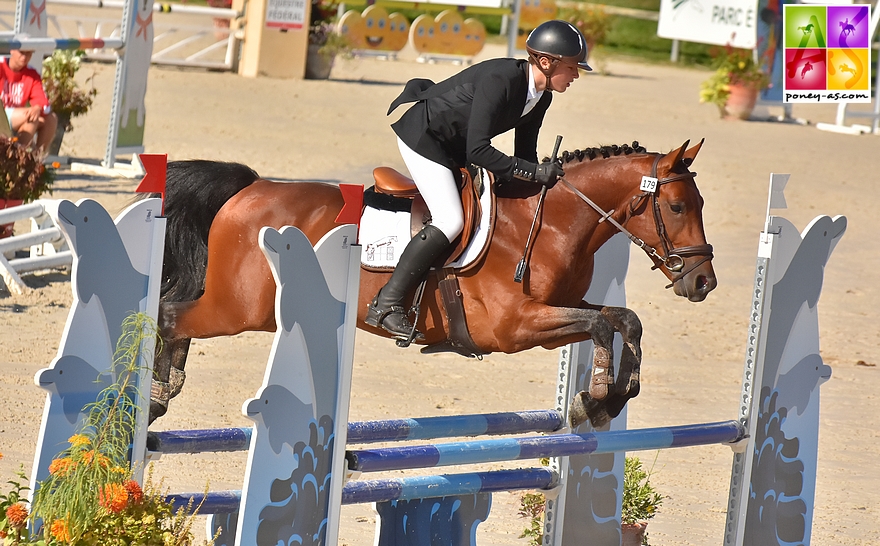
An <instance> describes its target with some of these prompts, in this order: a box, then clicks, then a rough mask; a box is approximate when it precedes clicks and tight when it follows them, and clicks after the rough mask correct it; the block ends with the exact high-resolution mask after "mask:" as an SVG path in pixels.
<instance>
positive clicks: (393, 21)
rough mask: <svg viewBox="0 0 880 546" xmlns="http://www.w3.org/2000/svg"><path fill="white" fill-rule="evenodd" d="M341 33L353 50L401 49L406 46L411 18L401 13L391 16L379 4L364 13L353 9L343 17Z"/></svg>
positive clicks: (389, 50) (391, 50) (340, 21)
mask: <svg viewBox="0 0 880 546" xmlns="http://www.w3.org/2000/svg"><path fill="white" fill-rule="evenodd" d="M339 32H340V33H341V34H342V35H343V36H344V37H345V38H346V39H347V40H348V43H349V44H351V47H352V48H353V49H357V50H362V51H386V52H397V51H400V50H401V49H403V48H404V46H406V41H407V39H408V37H409V21H408V20H407V18H406V17H404V16H403V15H401V14H399V13H392V14H391V15H389V14H388V12H387V11H385V8H383V7H381V6H377V5H375V4H374V5H372V6H369V7H367V9H365V10H364V12H363V13H358V12H357V11H355V10H349V11H347V12H345V14H344V15H343V16H342V17H341V18H340V19H339Z"/></svg>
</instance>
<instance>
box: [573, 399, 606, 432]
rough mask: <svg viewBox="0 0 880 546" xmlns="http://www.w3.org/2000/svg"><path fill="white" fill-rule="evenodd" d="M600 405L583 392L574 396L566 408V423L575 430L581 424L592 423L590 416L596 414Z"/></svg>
mask: <svg viewBox="0 0 880 546" xmlns="http://www.w3.org/2000/svg"><path fill="white" fill-rule="evenodd" d="M600 405H601V402H599V401H598V400H595V399H594V398H593V397H592V396H590V395H589V394H588V393H586V392H584V391H581V392H579V393H577V394H576V395H574V398H572V400H571V405H569V407H568V422H569V424H570V425H571V428H577V427H578V426H579V425H581V424H582V423H586V422H587V421H592V417H591V415H593V414H595V413H596V411H597V410H598V409H599V406H600Z"/></svg>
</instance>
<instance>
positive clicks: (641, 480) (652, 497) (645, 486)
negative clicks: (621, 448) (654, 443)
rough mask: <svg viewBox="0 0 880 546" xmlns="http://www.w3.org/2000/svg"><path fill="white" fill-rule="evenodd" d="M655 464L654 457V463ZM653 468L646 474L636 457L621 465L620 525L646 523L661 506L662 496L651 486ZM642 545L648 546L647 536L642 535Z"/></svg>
mask: <svg viewBox="0 0 880 546" xmlns="http://www.w3.org/2000/svg"><path fill="white" fill-rule="evenodd" d="M656 462H657V459H656V457H655V458H654V463H656ZM653 472H654V467H653V465H652V466H651V470H648V471H647V472H646V471H645V470H644V469H643V468H642V461H641V460H639V458H638V457H626V458H625V459H624V463H623V503H622V504H621V509H620V523H622V524H624V525H627V524H629V525H633V524H638V523H643V522H646V521H648V520H649V519H651V518H653V517H654V516H656V515H657V509H658V508H660V506H661V505H662V504H663V495H661V494H660V493H658V492H657V491H656V490H655V489H654V486H652V485H651V482H650V480H651V476H652V475H653ZM642 544H645V545H647V544H648V535H647V534H645V535H643V538H642Z"/></svg>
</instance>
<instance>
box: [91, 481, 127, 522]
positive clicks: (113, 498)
mask: <svg viewBox="0 0 880 546" xmlns="http://www.w3.org/2000/svg"><path fill="white" fill-rule="evenodd" d="M98 504H100V505H101V506H103V507H104V508H106V509H107V510H109V511H110V512H112V513H114V514H118V513H119V512H122V511H123V510H125V507H126V506H128V491H127V490H126V488H125V487H124V486H123V485H122V484H119V483H108V484H107V485H105V486H104V489H100V490H98Z"/></svg>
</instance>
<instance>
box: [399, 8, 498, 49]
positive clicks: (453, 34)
mask: <svg viewBox="0 0 880 546" xmlns="http://www.w3.org/2000/svg"><path fill="white" fill-rule="evenodd" d="M409 34H410V41H411V42H412V45H413V48H415V50H416V51H417V52H418V53H419V54H420V55H456V56H463V57H473V56H474V55H476V54H477V53H479V52H480V51H481V50H482V49H483V45H485V43H486V27H484V26H483V23H481V22H480V21H479V20H478V19H465V20H462V17H461V15H460V14H459V13H458V12H457V11H455V10H451V9H449V10H444V11H441V12H440V13H439V14H437V16H436V17H431V16H430V15H427V14H422V15H419V16H418V17H416V19H415V21H413V24H412V28H410V33H409Z"/></svg>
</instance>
